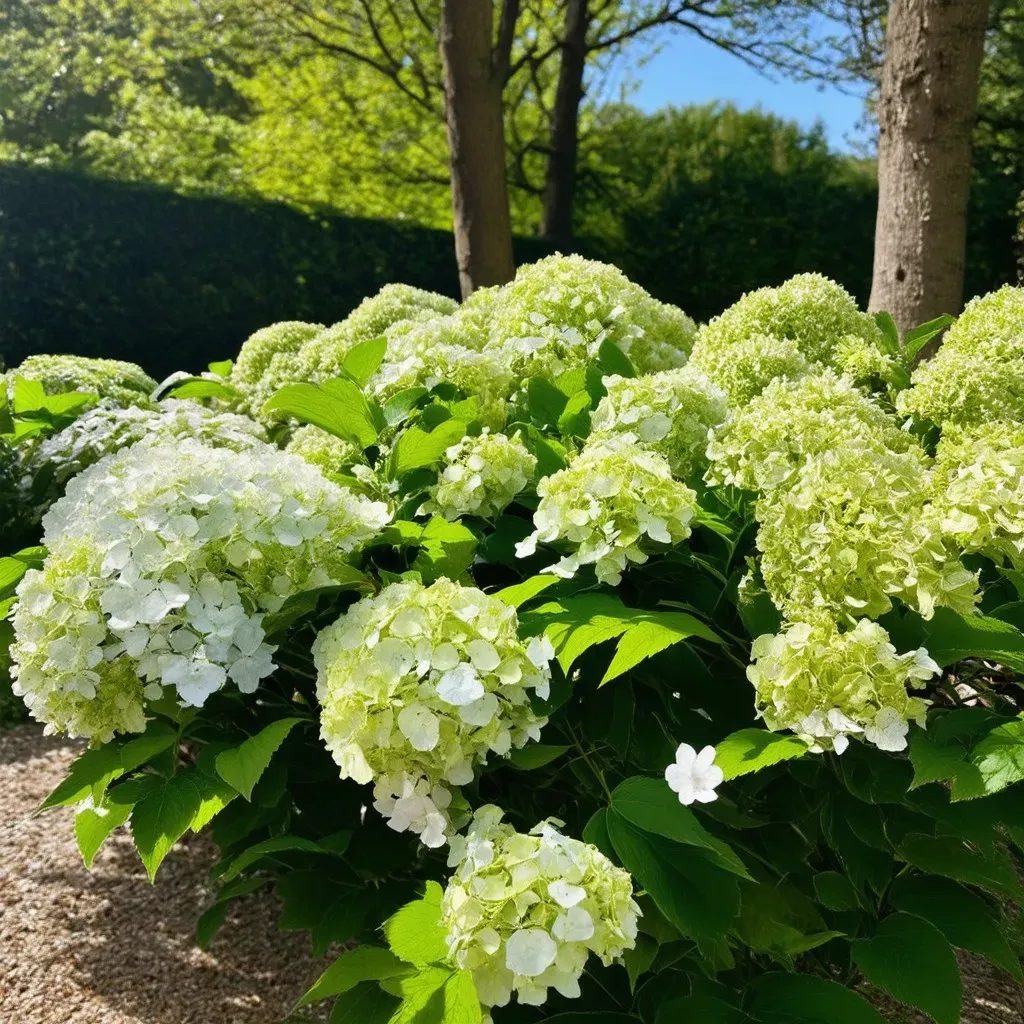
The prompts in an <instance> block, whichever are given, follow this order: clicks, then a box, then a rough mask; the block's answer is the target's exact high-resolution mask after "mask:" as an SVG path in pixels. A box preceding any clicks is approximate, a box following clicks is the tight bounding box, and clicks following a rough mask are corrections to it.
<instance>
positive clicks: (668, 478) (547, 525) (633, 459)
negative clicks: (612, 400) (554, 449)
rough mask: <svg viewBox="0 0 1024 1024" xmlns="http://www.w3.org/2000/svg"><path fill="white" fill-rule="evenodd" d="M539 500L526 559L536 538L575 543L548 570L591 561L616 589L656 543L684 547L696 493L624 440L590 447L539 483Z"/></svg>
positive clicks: (563, 572) (521, 548)
mask: <svg viewBox="0 0 1024 1024" xmlns="http://www.w3.org/2000/svg"><path fill="white" fill-rule="evenodd" d="M537 494H538V495H540V504H539V505H538V506H537V511H536V512H535V513H534V516H533V525H534V527H535V529H534V531H533V533H532V534H530V536H529V537H527V538H526V539H525V540H523V541H520V543H519V544H517V545H516V554H517V555H518V556H519V557H520V558H524V557H526V556H528V555H532V554H533V553H534V552H535V551H536V549H537V543H538V541H539V542H541V543H545V544H549V543H554V542H557V541H563V542H565V543H566V544H568V545H569V546H571V547H572V549H573V551H572V553H571V554H568V555H566V556H564V557H563V558H562V559H561V560H560V561H558V562H556V563H555V564H554V565H551V566H548V568H547V569H546V570H544V571H545V572H553V573H555V574H556V575H558V576H564V577H566V578H568V577H571V576H574V575H575V574H576V572H577V571H578V570H579V568H580V566H583V565H593V566H594V569H595V571H596V573H597V578H598V579H599V580H600V581H601V582H602V583H610V584H611V585H612V586H616V585H617V584H618V583H619V581H620V580H621V579H622V573H623V571H624V570H625V568H626V565H627V564H628V563H629V562H635V563H638V564H639V563H643V562H646V561H647V557H648V556H647V554H646V552H645V551H644V550H643V549H644V547H646V546H648V545H649V544H650V543H651V542H654V543H658V544H678V543H680V542H681V541H684V540H686V538H687V537H689V536H690V532H691V531H690V523H691V521H692V520H693V517H694V514H695V512H696V509H697V495H696V492H695V491H693V490H691V489H690V488H689V487H687V486H686V485H685V484H683V483H680V482H679V481H678V480H675V479H673V477H672V469H671V467H670V466H669V464H668V462H667V461H666V460H665V459H664V458H663V457H662V456H661V455H658V454H657V453H656V452H652V451H648V450H647V449H645V448H642V447H641V446H640V445H638V444H634V443H632V442H630V441H627V440H625V439H624V438H620V437H610V438H607V439H605V440H602V441H599V442H597V443H595V444H593V445H589V444H588V445H587V446H586V447H585V448H584V449H583V451H582V452H580V454H579V455H577V456H576V458H575V459H573V461H572V462H571V463H570V465H569V466H568V468H566V469H563V470H559V472H557V473H554V474H553V475H551V476H547V477H544V479H542V480H541V481H540V483H539V484H538V485H537Z"/></svg>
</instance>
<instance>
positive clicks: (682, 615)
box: [600, 612, 722, 686]
mask: <svg viewBox="0 0 1024 1024" xmlns="http://www.w3.org/2000/svg"><path fill="white" fill-rule="evenodd" d="M650 615H651V617H650V618H641V619H640V620H639V621H637V622H635V623H634V624H631V625H630V626H629V628H628V629H627V630H626V633H625V635H624V636H623V637H622V639H621V640H619V642H618V644H617V645H616V647H615V657H614V658H612V663H611V664H610V665H609V666H608V670H607V671H606V672H605V674H604V676H603V677H602V679H601V683H600V685H601V686H603V685H604V684H605V683H609V682H611V681H612V680H613V679H617V678H618V677H619V676H621V675H622V674H623V673H624V672H628V671H629V670H630V669H631V668H635V667H636V666H637V665H639V664H640V662H641V661H644V660H645V659H647V658H650V657H653V656H654V655H655V654H658V653H659V652H660V651H664V650H665V649H666V648H668V647H671V646H672V645H673V644H677V643H679V642H680V641H681V640H687V639H689V638H690V637H691V636H696V637H700V639H702V640H708V641H710V642H711V643H721V642H722V641H721V638H720V637H719V636H718V634H717V633H715V631H714V630H713V629H711V628H709V627H708V626H706V625H705V624H704V623H703V622H701V621H700V619H696V618H694V617H693V616H692V615H688V614H687V613H686V612H652V613H650Z"/></svg>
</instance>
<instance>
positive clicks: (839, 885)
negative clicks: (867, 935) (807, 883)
mask: <svg viewBox="0 0 1024 1024" xmlns="http://www.w3.org/2000/svg"><path fill="white" fill-rule="evenodd" d="M813 881H814V892H815V895H816V896H817V897H818V902H819V903H820V904H821V905H822V906H823V907H828V909H829V910H856V909H857V908H858V907H859V906H860V897H859V896H858V895H857V890H856V889H855V888H854V886H853V883H852V882H851V881H850V880H849V879H848V878H847V877H846V875H841V874H840V873H839V872H838V871H819V872H818V874H816V875H815V876H814V879H813Z"/></svg>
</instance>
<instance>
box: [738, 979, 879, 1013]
mask: <svg viewBox="0 0 1024 1024" xmlns="http://www.w3.org/2000/svg"><path fill="white" fill-rule="evenodd" d="M747 1004H748V1005H747V1007H746V1008H747V1010H748V1012H749V1013H750V1014H751V1016H753V1017H754V1019H755V1020H757V1021H760V1022H762V1024H796V1022H799V1024H886V1021H885V1018H884V1017H883V1016H882V1015H881V1014H880V1013H879V1012H878V1011H877V1010H876V1009H875V1008H874V1007H873V1006H872V1005H871V1004H870V1003H869V1002H868V1001H867V1000H866V999H864V998H863V997H862V996H860V995H858V994H857V993H856V992H854V991H853V989H850V988H847V987H846V986H845V985H839V984H837V983H836V982H834V981H827V980H826V979H825V978H815V977H813V976H812V975H809V974H781V973H780V974H762V975H761V976H760V977H758V978H755V979H754V981H753V982H752V983H751V985H750V990H749V999H748V1001H747Z"/></svg>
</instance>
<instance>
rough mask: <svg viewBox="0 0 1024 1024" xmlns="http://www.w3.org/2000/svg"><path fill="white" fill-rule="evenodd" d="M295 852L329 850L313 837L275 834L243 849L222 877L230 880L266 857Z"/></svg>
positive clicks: (322, 851) (321, 852) (226, 880)
mask: <svg viewBox="0 0 1024 1024" xmlns="http://www.w3.org/2000/svg"><path fill="white" fill-rule="evenodd" d="M293 852H298V853H320V854H326V853H328V852H329V851H327V850H325V849H324V848H323V847H322V846H320V845H318V844H317V843H314V842H313V841H312V840H311V839H303V838H302V836H275V837H274V838H273V839H264V840H263V842H261V843H256V844H255V845H253V846H250V847H249V848H248V849H247V850H243V851H242V852H241V853H240V854H239V855H238V856H237V857H236V858H235V859H234V860H233V861H231V863H230V864H229V865H228V866H227V868H225V870H224V873H223V875H222V876H221V877H222V879H223V880H224V881H225V882H228V881H230V880H231V879H232V878H236V877H237V876H238V875H239V874H241V872H243V871H244V870H245V869H246V868H247V867H250V866H251V865H253V864H255V863H256V862H257V861H259V860H262V859H263V858H264V857H269V856H271V855H272V854H275V853H293Z"/></svg>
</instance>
